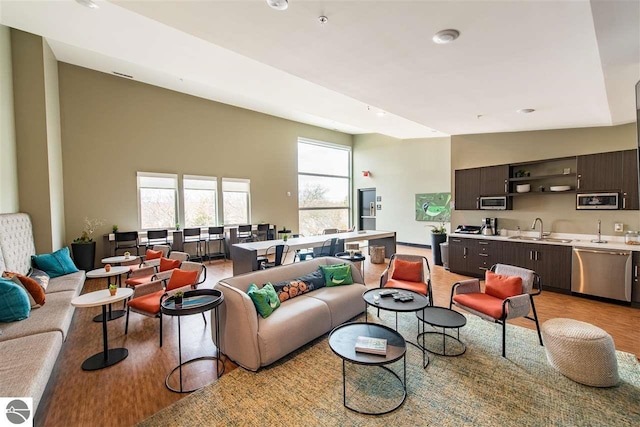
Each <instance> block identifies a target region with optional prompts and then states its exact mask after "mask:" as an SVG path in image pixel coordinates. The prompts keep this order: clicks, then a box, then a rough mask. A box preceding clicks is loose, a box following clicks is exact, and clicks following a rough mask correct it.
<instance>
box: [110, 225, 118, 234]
mask: <svg viewBox="0 0 640 427" xmlns="http://www.w3.org/2000/svg"><path fill="white" fill-rule="evenodd" d="M111 231H113V232H114V234H115V233H117V232H118V226H117V225H116V224H113V225H112V226H111Z"/></svg>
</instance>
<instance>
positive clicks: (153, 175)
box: [136, 171, 180, 231]
mask: <svg viewBox="0 0 640 427" xmlns="http://www.w3.org/2000/svg"><path fill="white" fill-rule="evenodd" d="M141 178H169V179H172V180H173V183H174V186H173V191H174V217H175V220H176V223H178V222H179V221H180V211H179V204H180V201H179V197H180V194H179V192H178V174H174V173H159V172H140V171H137V172H136V193H137V199H138V229H139V230H141V231H147V230H157V229H158V227H151V228H143V227H142V199H141V197H140V190H141V189H143V188H148V189H163V190H166V189H171V188H170V187H147V186H141V185H140V179H141ZM175 225H176V224H171V225H169V226H168V227H167V228H168V229H172V228H173V227H175Z"/></svg>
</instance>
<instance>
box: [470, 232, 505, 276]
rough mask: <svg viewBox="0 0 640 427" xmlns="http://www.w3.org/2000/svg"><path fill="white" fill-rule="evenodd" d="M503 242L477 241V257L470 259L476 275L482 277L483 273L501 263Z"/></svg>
mask: <svg viewBox="0 0 640 427" xmlns="http://www.w3.org/2000/svg"><path fill="white" fill-rule="evenodd" d="M503 246H504V244H503V242H501V241H498V240H478V244H477V246H476V248H475V250H476V252H474V253H476V254H477V255H476V256H475V259H474V257H472V258H471V262H475V265H476V268H477V269H478V274H479V275H480V276H481V277H484V273H485V271H487V270H489V269H490V268H491V266H492V265H494V264H497V263H499V262H502V261H501V260H502V258H503V256H502V252H503V250H502V249H503Z"/></svg>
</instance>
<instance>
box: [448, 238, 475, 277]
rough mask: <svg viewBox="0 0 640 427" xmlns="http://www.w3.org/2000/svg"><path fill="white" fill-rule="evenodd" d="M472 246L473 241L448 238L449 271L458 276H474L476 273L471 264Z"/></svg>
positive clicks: (473, 244)
mask: <svg viewBox="0 0 640 427" xmlns="http://www.w3.org/2000/svg"><path fill="white" fill-rule="evenodd" d="M474 246H476V244H475V242H474V240H473V239H460V238H457V237H451V238H449V270H450V271H452V272H454V273H458V274H464V275H467V276H475V275H476V274H475V273H476V271H474V268H473V265H472V263H471V258H472V253H473V247H474Z"/></svg>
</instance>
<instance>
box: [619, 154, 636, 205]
mask: <svg viewBox="0 0 640 427" xmlns="http://www.w3.org/2000/svg"><path fill="white" fill-rule="evenodd" d="M621 208H622V209H627V210H638V209H640V203H639V201H638V150H626V151H623V152H622V204H621Z"/></svg>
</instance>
